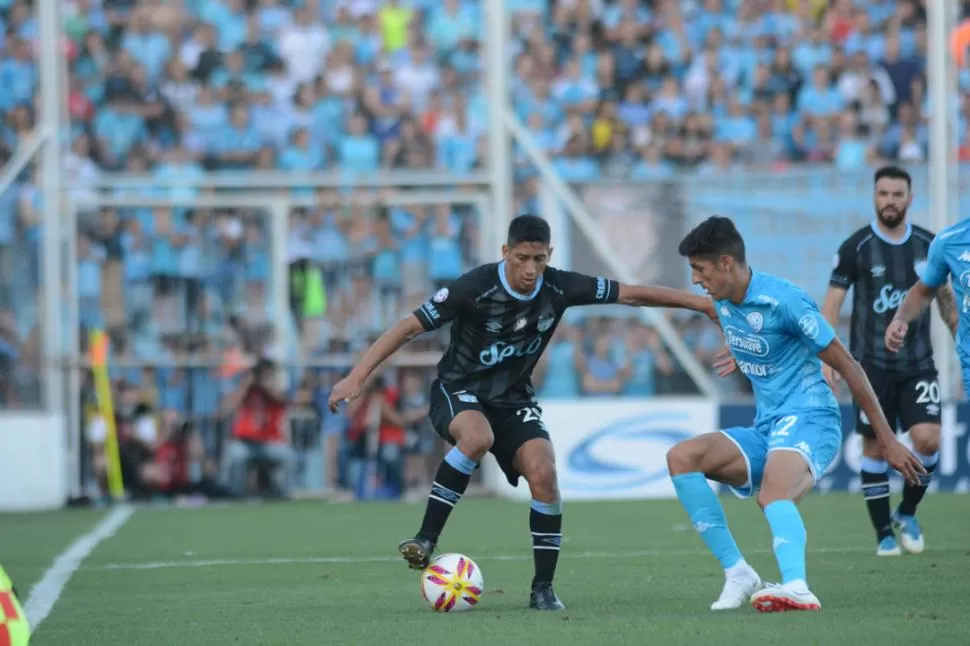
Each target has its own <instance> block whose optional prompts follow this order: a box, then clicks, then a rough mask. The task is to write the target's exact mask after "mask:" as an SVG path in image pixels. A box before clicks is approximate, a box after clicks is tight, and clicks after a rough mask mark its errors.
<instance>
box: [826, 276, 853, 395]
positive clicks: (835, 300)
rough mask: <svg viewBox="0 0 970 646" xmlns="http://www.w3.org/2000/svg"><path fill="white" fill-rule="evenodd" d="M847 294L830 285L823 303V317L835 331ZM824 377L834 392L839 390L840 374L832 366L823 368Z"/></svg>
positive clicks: (843, 290) (845, 291)
mask: <svg viewBox="0 0 970 646" xmlns="http://www.w3.org/2000/svg"><path fill="white" fill-rule="evenodd" d="M846 294H848V290H846V289H843V288H841V287H835V286H834V285H830V286H829V288H828V291H826V292H825V300H824V301H822V316H824V317H825V320H826V321H828V322H829V325H831V326H832V327H833V328H835V329H838V326H839V312H841V311H842V304H843V303H844V302H845V296H846ZM822 376H823V377H825V381H826V382H828V385H829V387H830V388H832V390H836V389H837V387H838V381H839V379H840V377H839V373H837V372H836V371H835V370H833V369H832V367H831V366H829V365H828V364H825V365H823V366H822Z"/></svg>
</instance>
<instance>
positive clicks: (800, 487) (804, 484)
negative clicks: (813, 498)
mask: <svg viewBox="0 0 970 646" xmlns="http://www.w3.org/2000/svg"><path fill="white" fill-rule="evenodd" d="M814 482H815V481H814V477H813V476H812V472H811V470H810V469H809V466H808V463H807V462H806V458H805V457H804V456H803V455H802V454H801V453H800V452H799V451H796V450H794V449H787V448H786V449H774V450H772V451H770V452H769V453H768V460H767V462H766V464H765V472H764V477H763V479H762V481H761V491H759V492H758V504H759V505H760V506H761V508H762V509H764V512H765V518H766V519H767V520H768V525H770V526H771V534H772V536H773V537H774V538H773V542H772V546H773V547H774V551H775V559H776V560H777V561H778V570H779V571H780V573H781V578H782V587H783V588H785V589H786V590H793V591H796V592H798V593H799V594H802V593H808V594H811V593H810V592H808V584H807V583H806V579H807V577H806V573H805V546H806V544H807V535H806V532H805V523H804V522H803V521H802V516H801V514H800V513H799V511H798V507H796V506H795V501H797V500H801V498H802V496H804V495H805V494H806V493H807V492H808V491H809V490H811V488H812V486H813V484H814ZM752 603H755V599H754V597H752ZM756 607H757V606H756Z"/></svg>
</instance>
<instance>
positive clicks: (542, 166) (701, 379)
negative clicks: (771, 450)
mask: <svg viewBox="0 0 970 646" xmlns="http://www.w3.org/2000/svg"><path fill="white" fill-rule="evenodd" d="M506 119H507V123H506V125H507V126H508V129H509V131H510V132H511V133H512V136H513V137H515V141H516V143H518V144H519V145H520V146H522V150H523V151H525V154H526V155H527V156H528V157H529V159H530V160H531V161H532V163H533V164H534V165H535V167H536V169H537V170H538V171H539V175H540V176H541V177H542V181H544V182H546V183H547V184H548V185H549V188H550V189H551V190H553V191H554V192H555V193H556V195H558V196H559V199H560V200H561V201H562V203H563V206H565V207H566V209H567V211H568V212H569V214H570V215H572V216H573V219H574V220H575V222H576V226H578V227H579V229H580V230H581V231H582V232H583V234H584V235H585V236H586V237H587V238H588V239H589V241H590V243H591V244H592V245H593V250H594V251H595V252H596V254H597V255H598V256H599V257H600V258H601V259H602V261H603V262H604V263H605V264H606V266H607V267H608V268H609V270H610V271H611V272H613V277H614V278H616V279H617V280H619V281H620V282H621V283H632V284H635V283H636V282H637V279H636V276H635V275H634V274H633V272H632V271H631V270H630V268H629V267H627V266H626V264H624V263H623V262H621V261H620V260H618V259H617V257H616V254H614V253H613V252H612V250H611V249H610V243H609V242H608V241H607V239H606V236H605V235H604V234H603V230H602V229H601V228H600V227H599V225H598V224H597V223H596V222H595V221H594V220H593V219H592V218H591V217H590V216H589V213H587V212H586V209H585V208H584V207H583V204H582V202H580V201H579V198H577V197H576V195H575V194H574V193H573V192H572V190H570V188H569V187H568V186H567V185H566V183H565V182H564V181H563V180H562V178H561V177H559V175H558V174H556V171H555V170H554V169H553V168H552V164H551V163H550V162H549V159H548V158H547V157H546V156H545V153H543V152H542V149H541V148H539V145H538V144H537V143H536V141H535V139H534V138H533V137H532V135H531V134H529V132H528V131H527V130H526V129H525V127H524V126H523V125H522V124H521V123H520V122H519V120H518V119H516V117H515V115H513V114H511V113H506ZM638 309H639V312H640V316H641V317H642V318H643V320H645V321H646V322H648V323H650V324H652V325H653V326H654V327H655V328H656V329H657V332H659V333H660V336H661V338H662V339H663V340H664V341H666V342H667V347H669V348H670V351H671V352H672V353H673V355H674V357H675V358H676V359H677V361H679V362H680V365H681V366H683V367H684V370H685V371H686V372H687V375H688V376H689V377H690V378H691V379H692V380H693V382H694V384H695V385H696V386H697V389H698V390H700V391H701V394H702V395H704V396H705V397H709V398H711V399H713V400H714V401H720V394H719V393H718V391H717V386H715V385H714V380H713V379H712V378H711V376H710V375H709V374H708V372H707V370H705V369H704V367H703V366H701V364H700V362H699V361H698V360H697V357H695V356H694V354H693V353H692V352H691V351H690V349H689V348H688V347H687V346H686V345H685V344H684V340H683V339H682V338H680V335H679V334H677V332H676V331H675V330H674V328H673V326H672V325H671V324H670V321H668V320H667V318H666V317H665V316H664V315H663V314H661V313H659V312H657V311H656V310H655V309H653V308H649V307H642V308H638Z"/></svg>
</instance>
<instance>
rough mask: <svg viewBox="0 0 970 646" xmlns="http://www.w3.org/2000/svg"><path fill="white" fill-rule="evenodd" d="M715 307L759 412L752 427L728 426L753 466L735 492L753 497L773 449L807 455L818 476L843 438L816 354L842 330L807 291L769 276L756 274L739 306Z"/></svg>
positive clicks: (720, 304) (836, 408)
mask: <svg viewBox="0 0 970 646" xmlns="http://www.w3.org/2000/svg"><path fill="white" fill-rule="evenodd" d="M715 304H716V305H717V312H718V318H719V320H720V322H721V329H722V330H723V331H724V338H725V339H726V340H727V343H728V347H729V348H730V349H731V354H732V355H733V356H734V360H735V361H736V362H737V364H738V369H739V370H740V371H741V372H743V373H744V374H745V375H746V376H747V377H748V379H749V380H750V381H751V385H752V388H753V389H754V398H755V406H756V411H757V413H756V416H755V421H754V426H753V427H746V428H730V429H726V430H724V431H723V432H724V434H725V435H727V436H728V437H729V438H730V439H731V440H732V441H733V442H734V443H735V444H736V445H737V446H738V448H739V449H740V450H741V453H742V454H743V455H744V457H745V461H746V462H747V464H748V479H749V481H748V483H747V484H746V485H745V486H744V487H739V488H734V487H732V489H733V490H734V492H735V493H736V494H738V495H739V496H742V497H746V496H749V495H751V494H752V493H753V492H754V490H755V489H757V488H758V486H759V485H760V483H761V475H762V473H763V470H764V466H765V463H766V462H767V459H768V453H769V452H770V451H774V450H783V451H795V452H797V453H799V454H801V455H802V456H803V457H804V458H805V460H806V462H807V463H808V466H809V469H810V470H811V472H812V475H813V476H815V478H818V477H819V476H821V475H822V473H824V471H825V469H826V468H828V466H829V464H830V463H831V462H832V460H833V459H834V458H835V456H836V454H837V453H838V450H839V447H840V446H841V443H842V422H841V419H842V418H841V414H840V412H839V406H838V402H837V401H836V399H835V395H834V394H833V393H832V389H831V388H829V386H828V384H827V383H825V379H824V377H822V362H821V360H820V359H819V358H818V356H817V355H818V353H819V352H821V351H822V350H824V349H825V348H827V347H828V346H829V344H830V343H832V341H833V340H834V339H835V336H836V335H835V331H834V330H833V329H832V326H831V325H829V323H828V322H827V321H826V320H825V319H824V318H823V317H822V315H821V313H820V312H819V310H818V307H817V306H816V305H815V303H814V302H813V301H812V299H811V298H809V297H808V295H807V294H806V293H805V292H804V291H803V290H802V289H800V288H799V287H796V286H795V285H793V284H792V283H790V282H788V281H786V280H782V279H780V278H776V277H774V276H770V275H768V274H762V273H759V272H752V275H751V282H750V284H749V285H748V291H747V293H746V294H745V297H744V301H743V302H742V303H741V304H740V305H735V304H734V303H732V302H730V301H726V300H724V301H715Z"/></svg>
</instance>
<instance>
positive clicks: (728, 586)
mask: <svg viewBox="0 0 970 646" xmlns="http://www.w3.org/2000/svg"><path fill="white" fill-rule="evenodd" d="M761 585H762V584H761V577H760V576H758V573H757V572H755V571H754V568H753V567H751V566H750V565H748V564H747V563H745V562H744V561H741V562H740V563H738V564H737V565H734V566H732V567H730V568H728V569H727V570H726V571H725V572H724V588H723V589H722V590H721V596H720V597H718V599H717V601H715V602H714V603H712V604H711V610H734V609H735V608H740V607H741V606H743V605H744V604H746V603H747V602H748V599H750V598H751V595H752V594H753V593H755V592H757V591H758V590H760V589H761Z"/></svg>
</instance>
